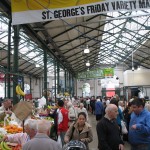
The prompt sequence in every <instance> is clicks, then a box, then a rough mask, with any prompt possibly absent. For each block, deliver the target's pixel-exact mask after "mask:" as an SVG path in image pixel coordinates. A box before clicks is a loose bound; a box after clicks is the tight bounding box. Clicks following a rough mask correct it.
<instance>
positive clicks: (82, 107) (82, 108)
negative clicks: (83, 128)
mask: <svg viewBox="0 0 150 150" xmlns="http://www.w3.org/2000/svg"><path fill="white" fill-rule="evenodd" d="M77 112H78V114H79V113H80V112H84V113H85V114H86V121H88V112H87V110H86V108H84V104H83V103H80V107H79V108H78V110H77Z"/></svg>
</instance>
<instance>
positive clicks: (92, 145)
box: [89, 113, 131, 150]
mask: <svg viewBox="0 0 150 150" xmlns="http://www.w3.org/2000/svg"><path fill="white" fill-rule="evenodd" d="M89 123H90V124H91V125H92V131H93V139H94V140H93V141H92V142H91V143H90V144H89V148H90V150H98V149H97V145H98V138H97V133H96V124H97V121H96V119H95V116H94V115H92V114H91V113H89ZM130 149H131V148H130V144H129V143H127V142H125V147H124V150H130Z"/></svg>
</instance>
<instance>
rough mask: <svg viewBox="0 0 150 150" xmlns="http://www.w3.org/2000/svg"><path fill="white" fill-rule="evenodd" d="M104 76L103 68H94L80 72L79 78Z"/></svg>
mask: <svg viewBox="0 0 150 150" xmlns="http://www.w3.org/2000/svg"><path fill="white" fill-rule="evenodd" d="M90 78H104V74H103V70H102V69H99V68H97V69H93V70H90V71H86V72H81V73H78V79H90Z"/></svg>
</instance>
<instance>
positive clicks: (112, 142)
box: [96, 104, 124, 150]
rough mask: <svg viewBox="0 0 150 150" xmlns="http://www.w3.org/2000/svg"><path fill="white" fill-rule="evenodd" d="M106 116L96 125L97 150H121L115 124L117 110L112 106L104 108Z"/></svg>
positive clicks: (121, 146) (117, 128)
mask: <svg viewBox="0 0 150 150" xmlns="http://www.w3.org/2000/svg"><path fill="white" fill-rule="evenodd" d="M105 111H106V114H105V116H104V117H103V118H102V119H101V121H100V122H99V123H98V124H97V127H96V130H97V135H98V148H99V150H123V149H124V146H123V141H122V139H121V136H120V132H119V127H118V125H117V122H116V118H117V114H118V108H117V106H116V105H114V104H109V105H108V106H107V107H106V110H105Z"/></svg>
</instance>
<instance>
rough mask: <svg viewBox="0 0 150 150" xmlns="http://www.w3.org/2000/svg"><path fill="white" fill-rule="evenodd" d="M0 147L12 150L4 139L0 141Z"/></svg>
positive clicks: (4, 149)
mask: <svg viewBox="0 0 150 150" xmlns="http://www.w3.org/2000/svg"><path fill="white" fill-rule="evenodd" d="M0 148H1V150H12V148H11V147H9V146H8V144H7V143H6V142H4V141H2V142H1V144H0Z"/></svg>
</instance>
